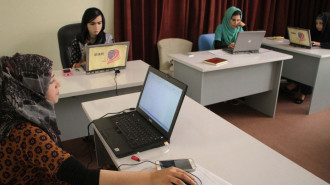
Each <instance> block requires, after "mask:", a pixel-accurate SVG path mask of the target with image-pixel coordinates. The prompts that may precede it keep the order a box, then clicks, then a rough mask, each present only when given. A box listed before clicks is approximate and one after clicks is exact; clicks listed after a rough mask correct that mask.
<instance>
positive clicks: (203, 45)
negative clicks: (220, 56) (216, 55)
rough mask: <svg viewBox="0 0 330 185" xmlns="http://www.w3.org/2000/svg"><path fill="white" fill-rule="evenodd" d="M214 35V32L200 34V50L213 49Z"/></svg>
mask: <svg viewBox="0 0 330 185" xmlns="http://www.w3.org/2000/svg"><path fill="white" fill-rule="evenodd" d="M214 36H215V34H214V33H209V34H202V35H200V36H199V38H198V50H199V51H205V50H210V49H212V46H213V42H214Z"/></svg>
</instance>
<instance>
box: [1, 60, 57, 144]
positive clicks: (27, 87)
mask: <svg viewBox="0 0 330 185" xmlns="http://www.w3.org/2000/svg"><path fill="white" fill-rule="evenodd" d="M52 65H53V62H52V61H50V60H49V59H47V58H45V57H43V56H40V55H33V54H25V55H21V54H18V53H17V54H15V55H14V56H13V57H7V56H4V57H1V59H0V112H1V113H0V141H1V140H3V139H4V138H6V137H7V136H8V134H9V133H10V131H11V129H12V128H14V127H15V126H16V125H19V124H21V123H24V122H30V123H31V124H34V125H36V126H38V127H39V128H41V129H43V130H44V131H45V132H46V133H48V135H49V136H50V137H51V138H52V139H53V141H54V142H55V143H57V144H58V145H59V146H60V145H61V143H60V139H59V137H58V136H57V134H59V132H58V129H57V125H56V117H55V110H54V104H53V103H52V102H50V101H48V100H47V99H46V93H47V91H48V87H49V84H50V80H51V73H52Z"/></svg>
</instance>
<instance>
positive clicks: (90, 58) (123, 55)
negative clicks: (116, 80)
mask: <svg viewBox="0 0 330 185" xmlns="http://www.w3.org/2000/svg"><path fill="white" fill-rule="evenodd" d="M128 51H129V42H116V43H109V44H98V45H88V46H86V65H84V66H82V67H83V69H84V70H85V71H86V74H93V73H97V72H105V71H111V70H120V69H123V68H126V63H127V58H128Z"/></svg>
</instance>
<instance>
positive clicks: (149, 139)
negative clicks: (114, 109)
mask: <svg viewBox="0 0 330 185" xmlns="http://www.w3.org/2000/svg"><path fill="white" fill-rule="evenodd" d="M112 121H113V122H114V123H115V125H116V126H117V127H118V131H120V132H121V133H122V134H123V136H124V137H125V138H126V139H127V143H128V144H129V145H130V147H132V148H140V147H143V146H146V145H149V144H152V143H158V142H159V141H161V140H162V139H163V136H162V135H160V134H159V133H157V132H156V131H155V130H154V129H153V128H152V127H151V126H150V125H148V123H145V122H144V121H143V120H142V119H141V118H140V116H139V115H137V114H136V113H128V114H123V115H118V116H115V117H113V118H112Z"/></svg>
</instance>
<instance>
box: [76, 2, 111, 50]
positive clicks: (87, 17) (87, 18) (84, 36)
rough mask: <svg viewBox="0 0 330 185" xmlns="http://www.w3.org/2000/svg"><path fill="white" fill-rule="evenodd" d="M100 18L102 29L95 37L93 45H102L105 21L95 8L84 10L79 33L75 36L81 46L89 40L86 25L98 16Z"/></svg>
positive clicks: (99, 11)
mask: <svg viewBox="0 0 330 185" xmlns="http://www.w3.org/2000/svg"><path fill="white" fill-rule="evenodd" d="M100 15H101V17H102V29H101V31H100V33H99V34H98V35H97V36H96V40H95V43H94V44H104V42H105V33H104V27H105V19H104V16H103V13H102V12H101V10H99V9H97V8H88V9H87V10H85V13H84V15H83V17H82V20H81V32H80V33H79V34H78V35H77V39H78V40H79V42H81V43H82V44H85V43H86V40H88V38H89V31H88V28H87V24H88V23H90V22H92V21H93V20H94V19H95V18H96V17H98V16H100Z"/></svg>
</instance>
